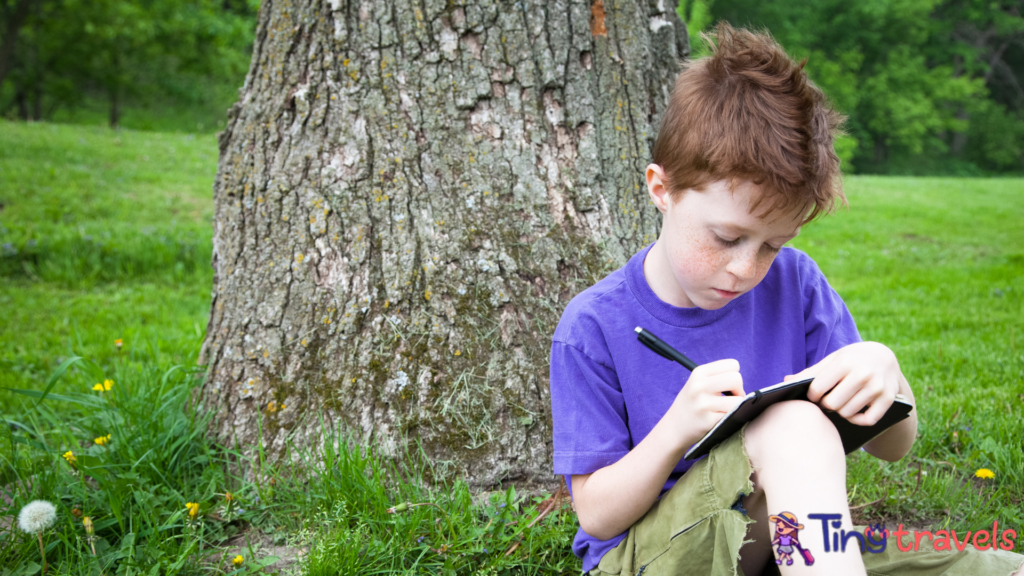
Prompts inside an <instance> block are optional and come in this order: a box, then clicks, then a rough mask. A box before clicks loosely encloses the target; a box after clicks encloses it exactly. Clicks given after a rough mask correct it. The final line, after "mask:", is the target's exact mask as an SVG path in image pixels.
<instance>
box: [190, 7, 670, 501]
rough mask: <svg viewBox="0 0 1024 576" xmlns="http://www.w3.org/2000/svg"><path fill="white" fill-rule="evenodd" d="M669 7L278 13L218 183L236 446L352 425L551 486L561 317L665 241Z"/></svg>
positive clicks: (219, 265)
mask: <svg viewBox="0 0 1024 576" xmlns="http://www.w3.org/2000/svg"><path fill="white" fill-rule="evenodd" d="M666 6H667V4H666V3H663V2H649V1H648V0H611V1H608V2H606V3H605V2H602V1H601V0H595V1H593V2H581V1H573V0H554V1H540V0H521V1H518V2H514V3H513V2H504V1H500V2H499V1H480V2H471V3H466V4H461V3H450V2H449V3H445V2H435V1H428V2H423V3H404V2H383V1H372V0H365V1H362V2H354V1H352V2H350V1H346V0H334V1H332V2H318V1H313V0H305V1H285V2H270V3H265V4H264V5H263V6H262V8H261V11H260V13H259V24H258V28H257V33H256V44H255V47H254V50H253V61H252V65H251V67H250V69H249V74H248V76H247V77H246V81H245V85H244V87H243V89H242V90H241V92H240V101H239V102H238V104H237V105H236V106H235V107H234V108H233V109H232V110H231V112H230V114H229V118H230V120H229V124H228V127H227V130H226V131H225V132H224V133H223V134H222V135H221V137H220V147H221V156H220V164H219V170H218V174H217V179H216V183H215V187H214V195H215V202H216V215H215V223H214V262H213V264H214V269H215V280H214V293H213V303H212V313H211V318H210V323H209V326H208V328H207V339H206V342H205V344H204V347H203V355H202V356H203V357H202V359H201V362H206V363H208V364H209V373H208V379H207V383H206V385H205V389H204V394H203V396H204V399H205V401H206V402H207V403H208V406H209V407H210V408H212V409H215V410H218V411H219V412H220V414H221V415H222V417H221V418H220V419H218V422H217V430H216V432H218V433H219V435H220V437H221V438H223V439H225V440H228V441H230V442H235V441H238V442H240V443H241V444H242V445H243V446H252V445H255V441H256V439H257V436H258V435H259V434H262V436H263V442H264V444H265V445H268V446H270V447H271V448H272V449H274V450H282V449H283V448H284V447H285V443H286V441H288V439H291V440H292V441H295V442H297V443H300V444H301V443H302V442H305V441H306V439H307V438H310V439H316V438H323V437H324V436H322V435H320V434H318V431H319V430H320V429H321V428H322V427H328V426H339V427H342V428H343V429H345V430H347V431H349V432H351V433H353V434H354V435H355V436H356V437H357V438H361V439H367V438H371V437H372V438H373V439H374V440H375V442H376V444H377V445H379V446H382V447H383V448H384V449H385V450H386V451H391V452H394V451H398V450H401V449H402V448H403V443H404V441H405V439H406V438H413V439H417V440H418V441H419V442H420V445H421V446H422V448H423V449H424V450H425V451H426V452H427V453H428V454H430V455H431V456H433V457H434V458H435V459H436V460H437V461H438V462H439V464H440V466H439V468H438V470H441V471H442V473H443V472H444V471H446V470H447V471H448V472H460V473H462V474H464V476H465V477H466V478H468V479H469V481H470V482H472V483H474V484H477V485H488V484H493V483H495V482H499V481H501V480H505V479H523V478H536V479H542V480H549V479H550V478H551V477H550V466H551V464H550V463H551V444H550V441H551V430H550V419H549V410H550V408H549V397H548V385H547V371H548V352H549V348H550V339H551V335H552V333H553V330H554V328H555V325H556V323H557V321H558V318H559V316H560V313H561V310H562V308H563V307H564V306H565V304H566V303H567V302H568V300H569V299H570V298H571V297H572V296H573V295H574V294H576V293H577V292H579V291H580V290H581V289H583V288H584V287H586V286H588V285H590V284H592V283H593V282H595V281H596V280H598V279H599V278H600V277H601V276H602V275H603V274H605V273H606V272H607V271H608V270H610V269H612V268H614V267H617V266H620V265H621V264H622V263H623V262H624V261H625V259H626V258H627V257H628V256H629V255H631V254H633V253H634V252H635V251H636V250H637V249H639V248H640V247H641V246H643V245H644V244H645V243H647V242H650V241H651V240H653V239H654V237H655V234H656V218H655V213H654V211H653V209H652V208H650V206H649V202H648V200H647V194H646V190H645V187H644V183H643V170H644V167H645V166H646V164H647V162H648V161H649V150H650V147H651V145H652V142H653V138H654V135H655V130H656V127H657V125H658V120H659V115H660V113H661V111H662V109H663V107H664V104H665V101H666V98H667V96H668V93H669V90H670V88H671V85H672V82H673V79H674V78H675V75H676V72H677V62H678V59H679V58H680V57H682V56H685V55H686V54H687V52H688V39H687V35H686V29H685V27H684V26H683V24H682V22H680V21H679V19H678V16H677V15H676V13H675V11H674V8H675V7H674V6H667V7H666ZM609 313H614V311H609ZM282 406H283V408H282Z"/></svg>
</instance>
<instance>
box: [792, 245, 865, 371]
mask: <svg viewBox="0 0 1024 576" xmlns="http://www.w3.org/2000/svg"><path fill="white" fill-rule="evenodd" d="M808 261H809V263H810V264H809V268H810V269H809V270H807V272H808V275H809V278H808V281H807V282H806V283H805V290H804V328H805V333H806V340H805V342H806V350H807V366H813V365H814V364H817V363H818V362H820V361H821V360H822V359H823V358H824V357H826V356H828V355H829V354H831V353H833V352H835V351H836V350H839V349H840V348H842V347H844V346H847V345H849V344H853V343H855V342H860V341H861V337H860V333H859V332H858V331H857V324H856V323H855V322H854V321H853V315H852V314H850V310H849V309H848V308H847V307H846V303H845V302H843V299H842V298H840V297H839V294H838V293H837V292H836V291H835V290H834V289H833V288H832V286H831V285H829V283H828V280H827V279H825V275H824V274H822V272H821V270H820V269H819V268H818V266H817V264H815V263H814V262H813V261H812V260H810V258H808Z"/></svg>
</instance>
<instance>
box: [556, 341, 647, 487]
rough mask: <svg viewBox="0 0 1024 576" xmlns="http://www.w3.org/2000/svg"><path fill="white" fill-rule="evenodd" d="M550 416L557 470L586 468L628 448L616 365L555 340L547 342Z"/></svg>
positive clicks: (607, 461)
mask: <svg viewBox="0 0 1024 576" xmlns="http://www.w3.org/2000/svg"><path fill="white" fill-rule="evenodd" d="M551 420H552V428H553V436H554V459H555V468H554V473H555V474H590V473H591V472H596V471H597V470H600V469H601V468H604V467H605V466H608V465H610V464H614V463H615V462H618V461H619V459H620V458H622V457H623V456H625V455H626V454H627V453H628V452H629V450H630V447H631V441H630V434H629V428H628V427H627V420H626V403H625V400H624V398H623V395H622V388H621V387H620V386H619V380H618V376H617V375H616V373H615V371H614V370H613V369H611V368H609V367H607V366H604V365H603V364H600V363H598V362H596V361H594V360H593V359H592V358H590V357H589V356H587V355H586V354H584V353H583V352H581V351H580V350H579V349H577V348H576V347H574V346H572V345H570V344H566V343H564V342H559V341H554V342H553V343H552V345H551Z"/></svg>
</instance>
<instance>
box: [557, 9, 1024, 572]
mask: <svg viewBox="0 0 1024 576" xmlns="http://www.w3.org/2000/svg"><path fill="white" fill-rule="evenodd" d="M711 48H712V54H711V55H710V56H708V57H706V58H701V59H697V60H694V61H691V62H687V63H686V64H684V66H683V71H682V72H681V74H680V75H679V78H678V80H677V82H676V86H675V89H674V91H673V93H672V95H671V99H670V103H669V106H668V108H667V110H666V112H665V115H664V118H663V120H662V126H661V130H660V132H659V135H658V140H657V143H656V145H655V149H654V162H653V163H652V164H651V165H649V166H648V168H647V187H648V192H649V194H650V197H651V200H652V201H653V202H654V205H655V206H656V207H657V209H658V210H659V211H660V212H661V213H662V216H663V220H662V229H661V233H660V236H659V238H658V240H657V242H655V243H654V244H652V245H651V246H648V247H647V248H644V249H643V250H641V251H640V252H639V253H637V254H636V255H635V256H633V257H632V258H631V259H630V261H629V262H628V263H627V264H626V266H624V267H623V268H621V269H619V270H617V271H615V272H613V273H612V274H610V275H609V276H608V277H606V278H604V279H603V280H601V281H600V282H598V283H597V284H595V285H594V286H592V287H590V288H588V289H587V290H585V291H584V292H582V293H581V294H579V295H578V296H577V297H576V298H574V299H573V300H572V302H570V303H569V305H568V306H567V307H566V309H565V311H564V313H563V315H562V318H561V321H560V322H559V325H558V328H557V329H556V331H555V334H554V336H553V338H552V349H551V401H552V419H553V428H554V460H555V472H556V473H558V474H564V475H565V476H566V477H567V480H568V482H569V485H570V487H571V491H572V495H573V499H574V502H575V505H576V510H577V513H578V515H579V520H580V525H581V529H580V531H579V532H578V533H577V536H576V539H575V541H574V542H573V549H574V551H575V552H576V553H577V555H579V556H580V557H581V558H582V559H583V569H584V571H585V572H590V573H591V574H640V573H643V574H645V575H657V574H682V573H686V574H701V575H707V574H710V575H719V574H721V575H726V574H728V575H733V574H737V573H743V574H747V575H748V576H749V575H753V574H760V573H761V572H762V571H764V570H766V567H768V568H771V569H773V570H774V569H775V567H776V562H775V561H773V560H774V558H773V557H772V547H771V542H772V538H771V536H770V534H769V522H768V518H769V511H771V512H776V513H778V512H779V511H782V510H786V511H790V512H791V513H792V514H795V515H796V516H798V517H801V518H806V517H808V516H809V515H810V514H821V513H829V514H839V515H841V520H840V521H838V522H839V523H840V526H835V525H833V529H837V530H843V529H845V530H847V531H849V530H852V529H853V526H852V524H851V520H850V509H849V503H848V502H847V496H846V457H845V454H844V452H843V449H842V444H841V443H840V440H839V436H838V433H837V432H836V429H835V427H834V426H833V425H832V424H831V422H830V421H829V420H828V419H827V418H826V417H825V416H824V414H823V413H822V409H827V410H834V411H836V412H838V413H839V414H841V415H842V416H843V417H845V418H847V419H848V420H850V421H851V422H854V423H857V424H870V423H873V422H875V421H877V420H878V418H879V417H880V416H881V415H882V414H884V413H885V411H886V410H887V409H888V407H889V406H890V405H891V404H892V402H893V399H894V397H895V396H896V394H902V395H903V396H905V397H907V398H908V399H910V401H911V402H913V397H914V396H913V392H912V390H911V387H910V385H909V384H908V382H907V380H906V378H904V376H903V373H902V372H901V371H900V366H899V362H898V361H897V359H896V356H895V355H894V354H893V352H892V351H891V350H890V349H889V348H887V347H886V346H884V345H883V344H879V343H875V342H863V341H861V338H860V335H859V333H858V332H857V327H856V324H855V323H854V321H853V318H852V316H851V315H850V313H849V311H848V310H847V308H846V305H845V304H844V303H843V301H842V299H841V298H840V297H839V295H838V294H836V292H835V291H834V290H833V289H832V288H831V287H830V286H829V284H828V282H827V280H826V279H825V277H824V276H823V275H822V273H821V271H820V270H819V269H818V267H817V265H815V263H814V262H813V261H812V260H811V259H810V257H808V256H807V255H806V254H804V253H802V252H800V251H797V250H794V249H792V248H787V247H784V245H785V244H786V242H788V241H789V240H791V239H792V238H794V237H795V236H796V235H797V234H799V232H800V227H801V226H802V225H803V224H805V223H807V222H808V221H809V220H811V219H812V218H814V217H815V216H817V215H818V214H820V213H823V212H827V211H828V210H830V209H831V208H832V206H833V205H834V204H835V203H836V202H842V201H844V200H845V199H844V197H843V193H842V188H841V179H840V171H839V159H838V158H837V157H836V154H835V150H834V139H835V137H836V134H837V133H838V132H839V129H840V124H841V122H842V117H841V116H840V115H839V114H838V113H837V112H835V111H834V110H833V109H832V108H831V107H830V106H829V105H828V103H827V102H826V99H825V97H824V95H823V94H822V92H821V90H819V89H818V88H817V87H816V86H815V85H814V84H813V83H811V81H810V80H809V79H808V78H807V75H806V73H805V72H804V70H803V65H802V64H800V63H796V62H794V61H793V60H792V59H791V58H789V56H787V55H786V53H785V52H784V51H783V49H782V48H781V47H780V46H779V45H778V44H777V43H776V42H775V41H774V40H773V39H772V38H771V37H769V36H768V35H766V34H761V33H755V32H750V31H746V30H739V29H733V28H732V27H730V26H728V25H727V24H722V25H720V26H719V28H718V32H717V36H716V37H715V41H713V42H711ZM636 326H643V327H645V328H648V329H650V330H651V331H652V332H654V333H656V334H657V335H658V336H660V337H661V338H662V339H663V340H665V341H666V342H668V343H669V344H670V345H673V346H674V347H676V348H677V349H679V350H681V351H683V352H684V353H685V354H687V355H688V356H690V357H691V358H693V359H694V360H695V361H696V362H697V363H698V364H700V366H699V367H698V368H697V369H695V370H694V371H693V372H692V373H691V374H687V373H686V371H685V370H683V369H682V368H680V367H679V366H678V365H676V364H673V363H670V362H666V361H662V360H660V359H659V358H657V357H656V356H655V355H654V354H653V353H652V352H650V351H649V350H647V349H646V348H644V347H643V346H642V345H641V344H640V343H639V342H637V340H636V337H635V334H634V328H635V327H636ZM741 367H742V370H743V375H742V376H741V375H740V369H741ZM805 376H814V377H815V380H814V383H813V384H812V386H811V389H810V393H809V399H810V400H811V402H805V401H792V402H784V403H780V404H777V405H775V406H773V407H772V408H770V409H768V410H767V411H766V412H764V413H763V414H762V415H761V416H760V417H759V418H758V419H757V420H755V421H754V422H752V423H751V424H749V425H748V426H747V427H746V428H744V430H742V431H741V432H739V433H737V434H736V435H735V436H733V437H732V438H731V439H729V440H727V441H726V442H724V443H722V444H721V445H719V446H718V447H716V448H715V449H714V450H713V451H712V452H711V454H709V455H708V457H707V458H704V459H702V460H699V461H697V462H696V463H693V462H686V461H683V460H682V455H683V453H684V452H685V451H686V450H687V448H688V447H689V446H690V445H692V444H693V443H695V442H696V441H697V440H698V439H700V438H701V437H702V436H703V435H704V434H705V432H707V431H708V430H709V429H710V428H711V427H712V426H713V425H714V424H715V423H716V422H717V421H718V420H719V419H720V418H721V417H722V416H723V414H725V413H726V412H727V411H729V410H730V409H731V408H732V407H733V406H734V405H735V404H736V403H737V402H739V397H740V396H743V395H745V394H746V393H747V392H750V391H753V390H757V389H760V388H763V387H764V386H768V385H771V384H774V383H776V382H779V381H781V380H783V379H789V378H802V377H805ZM684 380H685V384H684ZM725 392H731V393H732V394H733V396H724V395H723V393H725ZM862 409H864V411H862ZM916 432H917V414H916V411H914V412H911V415H910V418H908V419H906V420H904V421H903V422H901V423H899V424H897V425H895V426H893V427H892V428H890V429H889V430H887V431H886V432H885V433H884V434H882V435H880V436H878V437H877V438H875V439H874V440H872V441H871V442H870V443H868V444H867V445H866V446H865V450H866V451H867V452H868V453H870V454H872V455H874V456H876V457H878V458H882V459H884V460H889V461H895V460H899V459H900V458H902V457H903V456H904V455H905V454H906V453H907V452H908V451H909V450H910V448H911V446H912V445H913V443H914V437H915V434H916ZM816 530H817V532H818V533H816V532H815V531H816ZM820 532H821V529H820V527H816V524H810V525H808V526H807V528H806V529H805V530H804V535H803V538H802V539H801V542H803V543H806V545H805V548H811V547H813V546H814V545H815V543H817V542H820V538H821V537H822V536H821V534H820ZM802 545H803V544H802ZM889 548H891V550H886V552H885V553H882V554H872V553H867V554H864V555H863V556H862V555H861V554H857V553H853V552H848V553H841V554H840V553H831V554H825V553H817V552H815V557H816V561H815V563H814V565H813V566H805V565H801V564H802V563H796V564H789V563H786V564H783V565H782V566H779V568H780V569H781V571H782V573H783V574H791V573H792V574H795V573H797V572H800V573H810V572H811V571H815V572H818V573H821V574H829V575H833V576H838V575H845V574H860V575H863V574H865V571H866V567H865V566H866V565H867V567H868V568H870V569H871V570H872V573H875V572H876V571H878V572H880V573H886V574H889V573H902V572H900V570H901V569H900V568H897V566H906V564H905V562H906V560H907V557H906V556H903V557H900V556H897V555H896V554H898V552H897V551H896V547H895V546H890V547H889ZM925 555H926V554H921V555H915V560H914V561H915V563H916V565H917V568H921V569H922V570H923V571H920V572H914V574H967V573H972V574H982V573H984V574H1010V573H1011V572H1013V571H1014V570H1018V569H1019V568H1020V566H1021V563H1022V562H1024V557H1022V556H1020V555H1016V554H1012V553H1010V552H1004V551H998V552H991V551H989V552H985V553H966V552H965V553H956V554H940V553H929V554H927V556H928V557H927V558H925V557H924V556H925ZM901 562H903V563H904V564H900V563H901ZM925 566H928V568H927V569H924V568H923V567H925ZM915 569H916V568H915ZM893 570H895V571H893ZM1018 574H1020V572H1018Z"/></svg>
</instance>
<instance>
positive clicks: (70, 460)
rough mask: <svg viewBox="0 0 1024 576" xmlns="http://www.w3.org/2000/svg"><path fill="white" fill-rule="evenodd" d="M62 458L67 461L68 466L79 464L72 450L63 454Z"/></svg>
mask: <svg viewBox="0 0 1024 576" xmlns="http://www.w3.org/2000/svg"><path fill="white" fill-rule="evenodd" d="M61 457H62V458H64V459H65V460H67V461H68V464H71V465H72V466H74V465H75V464H77V463H78V459H76V458H75V455H74V454H73V453H72V452H71V450H68V451H67V452H65V453H63V454H61Z"/></svg>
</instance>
